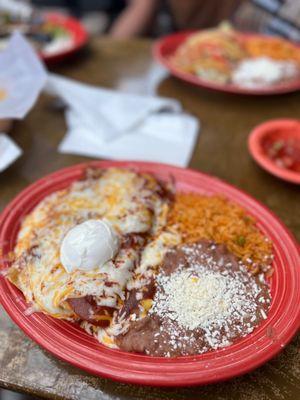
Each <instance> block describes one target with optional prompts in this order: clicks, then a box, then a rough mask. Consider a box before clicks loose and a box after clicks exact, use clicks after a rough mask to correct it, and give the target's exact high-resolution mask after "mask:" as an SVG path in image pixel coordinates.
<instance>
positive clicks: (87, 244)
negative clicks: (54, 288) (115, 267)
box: [60, 219, 119, 273]
mask: <svg viewBox="0 0 300 400" xmlns="http://www.w3.org/2000/svg"><path fill="white" fill-rule="evenodd" d="M118 249H119V237H118V234H117V232H116V231H115V229H114V228H113V226H112V225H111V224H110V223H109V222H108V221H106V220H103V219H90V220H87V221H85V222H83V223H82V224H79V225H76V226H75V227H74V228H72V229H70V230H69V232H68V233H67V234H66V236H65V237H64V239H63V241H62V244H61V248H60V261H61V263H62V265H63V266H64V268H65V269H66V271H67V272H69V273H71V272H73V271H75V270H82V271H90V270H92V269H94V268H96V267H98V268H100V267H101V266H102V265H104V264H105V263H106V262H107V261H109V260H111V259H112V258H113V257H114V256H115V255H116V254H117V252H118Z"/></svg>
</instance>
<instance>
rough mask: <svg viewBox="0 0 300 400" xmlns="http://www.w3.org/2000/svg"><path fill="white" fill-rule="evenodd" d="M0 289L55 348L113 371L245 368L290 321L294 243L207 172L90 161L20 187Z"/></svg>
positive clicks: (297, 269) (2, 237)
mask: <svg viewBox="0 0 300 400" xmlns="http://www.w3.org/2000/svg"><path fill="white" fill-rule="evenodd" d="M0 246H1V248H0V250H1V253H0V254H1V258H0V269H1V275H0V301H1V304H2V305H3V307H4V308H5V310H6V311H7V313H8V314H9V315H10V317H11V318H12V319H13V320H14V321H15V323H16V324H18V325H19V327H20V328H21V329H22V330H23V331H24V332H25V333H26V334H27V335H28V336H29V337H30V338H32V339H33V340H34V341H36V342H37V343H38V344H39V345H41V346H42V347H44V348H45V349H46V350H48V351H49V352H51V353H52V354H53V355H55V356H57V357H59V358H61V359H63V360H65V361H68V362H70V363H71V364H73V365H75V366H77V367H79V368H82V369H84V370H86V371H88V372H90V373H93V374H96V375H101V376H105V377H108V378H112V379H115V380H119V381H122V382H131V383H138V384H145V385H157V386H186V385H200V384H207V383H212V382H217V381H221V380H225V379H229V378H232V377H234V376H237V375H240V374H243V373H246V372H248V371H250V370H252V369H254V368H256V367H258V366H259V365H261V364H263V363H264V362H266V361H267V360H269V359H270V358H271V357H273V356H274V355H275V354H277V353H278V352H279V351H280V350H281V349H282V348H283V347H284V346H285V345H286V344H287V343H288V342H289V341H290V340H291V338H292V336H293V335H294V334H295V333H296V331H297V329H298V328H299V324H300V322H299V321H300V318H299V317H300V279H299V278H300V263H299V250H298V245H297V243H296V241H295V239H294V238H293V237H292V235H291V234H290V233H289V232H288V230H287V228H286V227H285V226H284V225H283V224H282V223H281V222H280V221H279V220H278V219H277V217H275V216H274V215H273V214H272V213H271V212H270V211H269V210H268V209H266V208H265V207H264V206H263V205H261V204H260V203H258V202H257V201H256V200H254V199H253V198H251V197H250V196H248V195H247V194H245V193H243V192H241V191H240V190H238V189H236V188H234V187H232V186H230V185H228V184H226V183H224V182H222V181H220V180H219V179H217V178H214V177H211V176H208V175H205V174H203V173H200V172H197V171H193V170H188V169H181V168H176V167H172V166H168V165H163V164H155V163H143V162H125V161H124V162H111V161H97V162H92V163H89V164H80V165H75V166H72V167H70V168H66V169H63V170H60V171H58V172H55V173H53V174H51V175H48V176H46V177H45V178H42V179H40V180H39V181H37V182H36V183H34V184H32V185H30V186H29V187H28V188H27V189H25V190H24V191H23V192H21V193H20V194H19V195H18V196H17V197H16V198H15V199H14V200H13V201H12V202H11V203H10V204H9V205H8V206H7V207H6V209H5V210H4V211H3V213H2V215H1V219H0Z"/></svg>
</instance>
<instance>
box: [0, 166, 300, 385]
mask: <svg viewBox="0 0 300 400" xmlns="http://www.w3.org/2000/svg"><path fill="white" fill-rule="evenodd" d="M87 166H96V167H101V168H108V167H112V166H114V167H120V168H128V167H133V168H135V169H136V170H138V171H146V172H150V173H153V174H155V175H156V176H157V177H159V178H161V179H169V177H170V175H172V176H173V177H174V178H175V180H176V185H177V188H178V189H179V190H182V191H193V192H197V193H200V194H208V195H209V194H222V195H225V196H226V197H227V198H229V199H230V200H232V201H234V202H236V203H238V204H240V205H241V206H242V207H244V208H245V209H246V210H247V212H249V213H250V214H251V215H253V216H254V217H255V218H256V219H257V221H258V222H257V225H258V227H259V229H261V230H262V231H263V233H264V234H265V235H267V236H268V237H269V238H270V239H271V240H272V241H273V243H274V256H275V259H274V274H273V276H272V278H271V280H270V287H271V294H272V304H271V308H270V312H269V315H268V318H267V319H266V320H265V321H264V322H263V323H262V324H261V325H260V326H259V327H258V328H257V329H255V330H254V331H253V333H252V334H250V335H248V336H247V337H245V338H243V339H241V340H240V341H238V342H236V343H235V344H234V345H232V346H230V347H227V348H224V349H223V350H217V351H212V352H209V353H206V354H203V355H197V356H188V357H178V358H171V359H170V358H161V357H149V356H144V355H139V354H131V353H126V352H123V351H119V350H114V349H109V348H107V347H105V346H103V345H101V344H99V343H98V342H97V341H96V340H95V339H94V338H93V337H91V336H89V335H88V334H87V333H86V332H84V331H83V330H82V329H80V327H78V326H77V325H75V324H72V323H69V322H66V321H61V320H58V319H54V318H52V317H49V316H46V315H44V314H41V313H34V314H31V315H27V313H26V309H27V307H28V306H27V305H26V303H25V301H24V297H23V295H22V293H21V292H20V291H19V290H18V289H17V288H16V287H15V286H14V285H12V284H10V283H9V282H8V280H6V279H5V276H4V275H5V274H0V301H1V303H2V305H3V307H4V308H5V310H6V311H7V313H8V314H9V315H10V317H11V318H12V319H13V321H14V322H15V323H16V324H17V325H19V327H20V328H21V329H22V330H23V331H24V332H25V333H26V334H27V335H28V336H29V337H30V338H32V339H33V340H34V341H36V342H37V343H38V344H39V345H41V346H42V347H44V348H45V349H46V350H48V351H49V352H51V353H52V354H54V355H55V356H57V357H59V358H61V359H63V360H65V361H68V362H69V363H71V364H73V365H75V366H77V367H79V368H82V369H84V370H86V371H88V372H90V373H93V374H96V375H101V376H105V377H108V378H112V379H115V380H118V381H122V382H131V383H138V384H144V385H155V386H187V385H203V384H207V383H212V382H218V381H222V380H225V379H229V378H232V377H234V376H237V375H240V374H244V373H246V372H248V371H251V370H253V369H254V368H256V367H258V366H260V365H261V364H263V363H265V362H266V361H267V360H269V359H270V358H272V357H273V356H274V355H275V354H277V353H278V352H279V351H280V350H281V349H282V348H283V347H284V346H285V345H286V344H287V343H288V342H289V341H290V340H291V338H292V337H293V335H294V334H295V333H296V331H297V330H298V328H299V325H300V260H299V251H298V247H297V243H296V241H295V240H294V238H293V237H292V235H291V234H290V233H289V232H288V230H287V228H286V227H285V226H284V225H283V224H282V223H281V222H280V221H279V220H278V219H277V217H275V215H274V214H272V213H271V212H270V211H269V210H268V209H267V208H265V207H264V206H263V205H261V204H260V203H258V202H257V201H256V200H254V199H253V198H252V197H250V196H248V195H247V194H245V193H243V192H241V191H240V190H238V189H236V188H234V187H232V186H230V185H228V184H226V183H224V182H222V181H220V180H219V179H217V178H214V177H211V176H208V175H205V174H203V173H200V172H197V171H193V170H188V169H182V168H176V167H172V166H169V165H163V164H154V163H144V162H126V161H124V162H112V161H97V162H93V163H89V164H80V165H75V166H72V167H70V168H66V169H63V170H60V171H58V172H56V173H53V174H51V175H48V176H46V177H45V178H43V179H40V180H39V181H37V182H36V183H34V184H32V185H30V186H29V187H28V188H27V189H25V190H24V191H23V192H21V193H20V194H19V195H18V196H17V197H16V198H15V199H14V200H13V201H12V202H11V203H10V204H9V205H8V206H7V207H6V209H5V210H4V211H3V213H2V215H1V218H0V254H1V250H2V258H1V257H0V269H1V270H3V271H5V270H6V269H7V268H8V266H9V261H8V259H7V258H8V255H9V253H10V252H11V251H12V250H13V248H14V245H15V241H16V236H17V234H18V230H19V227H20V224H21V222H22V219H23V218H24V215H26V214H28V213H29V212H30V211H31V210H32V209H33V207H35V206H36V205H37V204H38V203H39V202H40V201H41V200H42V199H43V198H44V197H45V196H47V195H49V194H50V193H53V192H54V191H56V190H59V189H62V188H65V187H67V186H69V185H70V184H71V183H72V182H74V181H76V180H78V179H80V178H81V177H82V175H83V172H84V170H85V169H86V167H87ZM1 275H2V276H1Z"/></svg>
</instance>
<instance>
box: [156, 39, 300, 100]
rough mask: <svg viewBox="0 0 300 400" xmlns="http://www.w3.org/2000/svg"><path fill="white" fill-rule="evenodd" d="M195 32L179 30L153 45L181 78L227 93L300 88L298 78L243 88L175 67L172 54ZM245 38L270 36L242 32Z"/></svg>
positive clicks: (279, 92) (254, 93) (275, 92)
mask: <svg viewBox="0 0 300 400" xmlns="http://www.w3.org/2000/svg"><path fill="white" fill-rule="evenodd" d="M193 33H195V32H179V33H175V34H172V35H168V36H165V37H163V38H162V39H159V40H157V41H156V42H155V43H154V46H153V54H154V57H155V58H156V59H157V60H158V61H160V62H161V63H162V64H163V65H164V66H165V67H167V69H168V70H169V71H170V73H171V74H172V75H174V76H176V77H177V78H180V79H182V80H184V81H186V82H189V83H192V84H193V85H196V86H199V87H203V88H206V89H212V90H217V91H221V92H225V93H235V94H248V95H271V94H281V93H289V92H294V91H296V90H299V89H300V79H299V78H297V79H295V80H293V81H290V82H284V83H280V84H276V85H272V86H271V87H267V88H262V89H252V88H243V87H240V86H237V85H233V84H220V83H214V82H210V81H206V80H204V79H200V78H199V77H197V76H195V75H193V74H190V73H188V72H182V71H180V70H178V69H177V68H175V67H174V66H173V65H172V63H171V62H170V61H169V59H170V56H172V55H173V54H174V53H175V51H176V49H177V47H178V46H180V45H181V44H182V43H183V42H185V41H186V40H187V38H188V37H189V36H190V35H192V34H193ZM241 35H243V36H244V37H245V38H247V37H250V36H251V37H262V36H263V37H264V38H268V37H269V36H266V35H257V34H254V33H251V34H250V33H249V34H241Z"/></svg>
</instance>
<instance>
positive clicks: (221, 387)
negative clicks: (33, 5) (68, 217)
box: [0, 38, 300, 400]
mask: <svg viewBox="0 0 300 400" xmlns="http://www.w3.org/2000/svg"><path fill="white" fill-rule="evenodd" d="M150 61H151V53H150V43H149V42H148V41H142V40H135V41H128V42H114V41H111V40H109V39H105V38H104V39H99V40H95V41H93V42H92V43H91V46H90V49H89V50H88V51H86V52H84V53H81V54H80V55H78V57H76V58H75V59H73V60H72V61H71V62H70V63H68V64H65V65H61V66H60V67H57V68H56V70H55V72H57V73H60V74H64V75H68V76H70V77H74V78H76V79H79V80H81V81H83V82H87V83H92V84H95V85H102V86H105V87H118V85H119V83H120V80H121V79H122V80H124V79H127V78H130V77H131V78H132V77H134V76H136V75H139V74H142V73H143V72H145V71H146V70H147V69H148V68H149V62H150ZM158 90H159V93H160V94H161V95H164V96H169V97H174V98H176V99H178V100H180V101H181V102H182V104H183V106H184V108H185V109H186V110H188V111H189V112H191V113H193V114H195V115H196V116H199V118H200V119H201V124H202V129H201V133H200V136H199V140H198V143H197V146H196V149H195V152H194V155H193V158H192V161H191V163H190V166H191V167H192V168H196V169H199V170H202V171H205V172H207V173H209V174H213V175H216V176H218V177H220V178H222V179H224V180H226V181H228V182H230V183H232V184H234V185H236V186H237V187H239V188H241V189H244V190H245V191H247V192H248V193H250V194H251V195H253V196H255V197H256V198H257V199H259V200H260V201H262V202H263V203H265V204H266V205H267V206H268V207H269V208H270V209H271V210H273V211H274V212H275V213H276V214H277V215H278V216H279V217H280V218H281V219H282V220H283V221H284V222H285V223H286V225H287V226H288V227H289V228H290V229H291V231H292V232H293V233H294V234H295V235H296V237H297V238H298V240H300V225H299V223H300V206H299V204H300V190H299V187H297V186H294V185H292V184H288V183H285V182H283V181H281V180H279V179H276V178H274V177H272V176H271V175H269V174H267V173H266V172H264V171H263V170H261V169H260V168H259V167H258V166H257V165H256V164H255V163H254V162H253V161H252V159H251V158H250V156H249V154H248V151H247V144H246V143H247V136H248V134H249V132H250V130H251V129H252V128H253V127H254V126H255V125H256V124H258V123H260V122H262V121H264V120H267V119H270V118H278V117H292V118H299V117H300V108H299V104H300V93H298V94H290V95H284V96H278V97H265V98H256V97H240V96H231V95H225V94H219V93H210V92H207V91H202V90H200V89H197V88H194V87H192V86H190V85H188V84H185V83H183V82H180V81H178V80H176V79H175V78H171V77H168V78H166V79H164V80H163V81H162V82H161V84H160V86H159V89H158ZM52 103H53V101H52V100H51V99H50V98H47V97H44V96H43V97H42V98H41V99H40V100H39V102H38V104H37V105H36V107H35V108H34V109H33V110H32V111H31V113H30V114H29V115H28V117H27V118H26V119H25V121H22V122H18V123H16V125H15V128H14V130H13V132H12V137H13V138H14V139H15V140H16V142H17V143H18V144H19V145H20V146H21V147H22V148H23V150H24V155H23V156H22V158H20V159H19V160H18V161H17V162H16V163H15V164H14V165H13V166H12V167H11V168H9V169H8V170H6V171H5V172H4V173H2V174H0V210H1V209H3V207H4V206H5V205H6V204H7V203H8V201H9V200H11V199H12V198H13V197H14V196H15V195H16V194H17V193H18V192H19V191H20V190H21V189H23V188H24V187H25V186H27V185H28V184H29V183H31V182H33V181H34V180H36V179H38V178H40V177H42V176H43V175H45V174H48V173H50V172H52V171H55V170H57V169H59V168H61V167H64V166H67V165H71V164H75V163H78V162H81V161H83V160H86V159H85V158H84V157H78V156H71V155H62V154H59V153H58V152H57V145H58V143H59V141H60V140H61V139H62V137H63V135H64V132H65V125H64V118H63V114H62V113H59V112H58V111H57V110H54V109H53V107H52V106H51V105H52ZM112 112H113V110H112ZM299 348H300V336H299V335H298V338H295V339H294V341H293V342H292V343H291V344H290V345H289V346H287V348H286V349H285V350H283V352H282V353H281V354H280V355H279V356H278V357H276V358H275V359H274V360H272V361H271V362H269V363H267V364H266V365H265V366H263V367H261V368H259V369H258V370H256V371H255V372H252V373H251V374H248V375H246V376H243V377H239V378H237V379H234V380H232V381H230V382H226V383H222V384H218V385H211V386H206V387H196V388H180V389H158V388H148V387H138V386H134V385H126V384H120V383H116V382H112V381H110V380H107V379H102V378H98V377H94V376H91V375H89V374H87V373H85V372H82V371H81V370H79V369H77V368H74V367H72V366H70V365H68V364H66V363H64V362H61V361H58V360H56V359H55V358H54V357H52V356H51V355H50V354H48V353H47V352H46V351H44V350H43V349H41V348H40V347H38V346H37V345H36V344H35V343H33V342H32V341H31V340H29V339H27V337H26V336H25V335H24V334H23V332H21V331H20V330H19V329H18V328H17V327H16V326H15V325H14V324H13V323H12V322H11V321H10V319H9V318H8V317H7V316H6V314H5V313H4V311H3V310H0V385H1V386H3V387H6V388H9V389H12V390H19V391H22V392H27V393H30V394H36V395H39V396H41V397H46V398H55V399H82V400H83V399H103V400H112V399H114V400H117V399H118V400H119V399H120V400H125V399H128V400H129V399H130V400H134V399H149V400H150V399H151V400H153V399H155V400H156V399H200V398H201V399H203V400H204V399H211V400H213V399H218V400H225V399H226V400H229V399H230V400H232V399H241V400H242V399H253V400H254V399H255V400H256V399H264V400H265V399H270V400H274V399H278V400H281V399H282V400H283V399H284V400H287V399H296V398H300V352H299Z"/></svg>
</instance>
